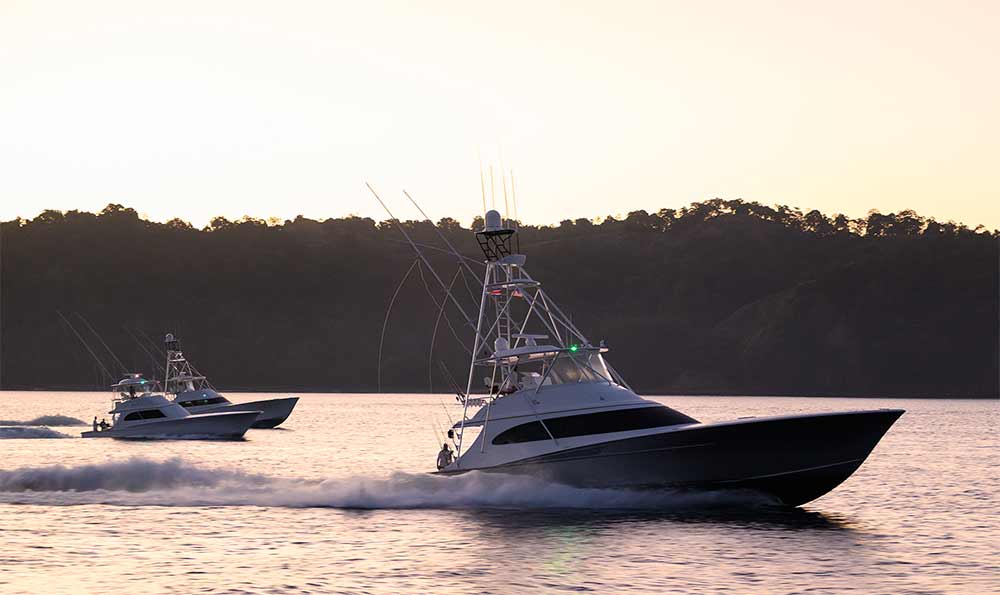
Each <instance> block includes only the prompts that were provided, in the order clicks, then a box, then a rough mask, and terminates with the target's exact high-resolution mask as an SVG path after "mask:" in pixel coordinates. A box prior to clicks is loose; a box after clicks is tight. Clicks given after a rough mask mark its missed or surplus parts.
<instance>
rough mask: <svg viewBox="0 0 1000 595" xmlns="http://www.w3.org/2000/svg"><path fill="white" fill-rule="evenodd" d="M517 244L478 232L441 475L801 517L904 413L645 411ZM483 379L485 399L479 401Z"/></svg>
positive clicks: (646, 403) (502, 230)
mask: <svg viewBox="0 0 1000 595" xmlns="http://www.w3.org/2000/svg"><path fill="white" fill-rule="evenodd" d="M373 192H374V191H373ZM379 200H380V201H381V199H379ZM411 200H412V199H411ZM383 205H384V203H383ZM390 215H391V213H390ZM403 233H404V234H405V230H404V231H403ZM514 236H515V230H514V229H513V228H512V227H511V226H508V225H506V224H505V222H504V221H503V220H502V218H501V216H500V214H499V213H498V212H497V211H489V212H487V213H486V217H485V228H484V229H483V230H481V231H478V232H476V238H477V240H478V242H479V245H480V247H481V248H482V250H483V254H484V256H485V258H486V262H485V276H484V278H483V279H482V296H481V300H480V304H479V316H478V320H475V319H471V318H470V319H469V320H470V327H473V328H474V329H475V340H474V346H473V349H472V352H473V355H472V359H471V364H470V366H469V375H468V383H467V385H466V387H465V390H464V391H462V390H461V389H460V388H458V387H456V392H457V393H458V395H459V400H460V402H461V403H462V404H463V413H462V418H461V420H460V421H458V422H457V423H455V424H454V426H453V427H452V429H451V430H450V431H449V432H448V435H449V438H450V439H451V444H447V443H446V444H445V445H444V446H443V447H442V452H441V453H439V457H438V467H439V471H438V473H442V474H457V473H466V472H469V471H483V472H499V473H510V474H528V475H532V476H538V477H541V478H544V479H546V480H550V481H553V482H559V483H564V484H569V485H573V486H581V487H596V488H624V489H662V488H697V489H728V488H741V489H751V490H756V491H759V492H764V493H766V494H769V495H771V496H772V497H774V498H776V499H778V500H780V501H781V502H782V503H784V504H786V505H789V506H798V505H800V504H803V503H806V502H809V501H810V500H813V499H815V498H818V497H820V496H822V495H823V494H825V493H827V492H829V491H830V490H832V489H833V488H835V487H836V486H837V485H839V484H840V483H841V482H843V481H844V480H845V479H847V478H848V477H849V476H850V475H851V474H852V473H853V472H854V471H855V470H856V469H857V468H858V467H859V466H860V465H861V464H862V462H864V460H865V459H866V458H867V457H868V455H869V454H870V453H871V452H872V449H874V448H875V445H876V444H878V442H879V440H880V439H881V438H882V436H883V435H884V434H885V433H886V431H887V430H888V429H889V427H890V426H891V425H892V424H893V423H894V422H895V421H896V419H898V418H899V416H900V415H902V414H903V410H900V409H880V410H874V411H845V412H831V413H820V414H808V415H782V416H777V417H763V418H749V419H747V418H741V419H737V420H734V421H726V422H719V423H701V422H699V421H698V420H696V419H694V418H692V417H691V416H688V415H685V414H684V413H681V412H679V411H676V410H674V409H671V408H670V407H666V406H664V405H662V404H660V403H657V402H654V401H650V400H647V399H644V398H642V397H640V396H638V395H637V394H636V393H635V392H634V391H633V390H632V389H631V388H630V387H629V385H628V383H627V382H626V381H625V380H624V379H623V378H622V377H621V375H620V374H618V373H617V372H616V371H615V369H614V368H613V367H612V366H611V365H610V364H609V363H608V362H607V361H606V360H605V357H604V356H605V354H606V353H607V352H608V347H607V346H606V345H605V344H604V342H603V341H601V342H600V343H597V344H595V343H592V342H591V341H590V340H588V339H587V337H585V336H584V335H583V333H581V332H580V330H579V329H578V328H577V327H576V326H574V324H573V322H572V321H571V320H570V319H569V318H568V317H567V316H566V315H565V314H564V313H563V312H562V310H561V309H560V308H559V306H557V305H556V304H555V302H553V301H552V299H551V298H550V297H549V296H548V295H547V294H546V293H545V292H544V291H543V290H542V287H541V284H540V283H539V282H538V281H536V280H535V279H533V278H532V277H531V276H530V275H529V274H528V272H527V270H526V269H525V266H524V265H525V260H526V259H525V256H524V255H522V254H517V253H514V251H513V250H512V249H513V247H514V244H513V243H512V238H514ZM407 239H409V237H408V236H407ZM445 241H446V242H447V240H445ZM410 243H411V245H412V246H413V248H414V249H415V250H417V251H418V254H419V252H420V249H419V248H418V247H417V246H416V245H415V244H414V243H413V242H412V241H411V242H410ZM449 248H451V252H452V253H453V254H454V255H456V256H458V254H457V252H455V251H454V248H452V247H451V246H450V244H449ZM421 258H423V256H422V255H421ZM424 261H425V262H426V259H424ZM435 276H437V275H436V274H435ZM477 276H478V275H477ZM442 285H443V284H442ZM443 289H446V290H447V288H444V287H443ZM449 297H453V296H449ZM453 303H456V305H458V304H457V302H454V300H453ZM459 309H461V308H459ZM481 374H484V375H485V378H483V380H484V383H485V392H484V394H477V395H472V394H471V393H472V389H473V386H474V384H477V383H478V382H476V381H477V379H478V378H482V377H483V376H481ZM452 446H453V447H454V451H452V450H451V449H452Z"/></svg>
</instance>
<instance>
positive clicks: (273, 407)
mask: <svg viewBox="0 0 1000 595" xmlns="http://www.w3.org/2000/svg"><path fill="white" fill-rule="evenodd" d="M163 342H164V345H165V346H166V349H167V367H166V372H165V377H166V380H165V382H164V386H166V392H167V394H171V395H173V401H174V403H177V404H178V405H180V406H181V407H183V408H184V409H186V410H187V411H188V412H190V413H223V412H232V411H257V412H258V416H257V419H256V420H255V421H254V422H253V426H252V427H254V428H267V429H270V428H276V427H278V426H279V425H281V423H282V422H284V421H285V420H286V419H288V416H289V415H291V414H292V409H295V404H296V403H298V402H299V398H298V397H284V398H280V399H263V400H260V401H250V402H249V403H233V402H232V401H230V400H229V399H227V398H226V397H224V396H222V395H220V394H219V393H218V392H216V391H215V389H214V388H212V385H211V384H209V382H208V379H206V378H205V377H204V376H202V375H201V374H199V373H198V371H197V370H195V368H194V366H193V365H191V362H189V361H188V360H187V358H186V357H184V353H183V352H182V351H181V346H180V341H179V340H178V339H177V338H176V337H174V335H173V334H172V333H167V336H166V337H164V341H163Z"/></svg>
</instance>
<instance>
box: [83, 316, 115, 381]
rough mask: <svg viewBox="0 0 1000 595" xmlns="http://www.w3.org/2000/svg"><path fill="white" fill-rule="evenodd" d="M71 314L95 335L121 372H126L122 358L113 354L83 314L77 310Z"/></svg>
mask: <svg viewBox="0 0 1000 595" xmlns="http://www.w3.org/2000/svg"><path fill="white" fill-rule="evenodd" d="M73 315H74V316H76V317H77V318H79V319H80V321H81V322H83V325H84V326H86V327H87V329H89V330H90V332H91V334H93V335H94V336H95V337H97V340H98V341H99V342H100V343H101V345H103V346H104V350H105V351H107V352H108V355H110V356H111V359H113V360H115V363H116V364H118V369H119V371H120V372H121V373H122V374H127V373H128V368H126V367H125V364H123V363H122V360H120V359H118V356H117V355H115V352H114V351H111V348H110V347H108V344H107V343H105V342H104V339H103V338H101V335H99V334H97V331H95V330H94V327H92V326H90V323H89V322H87V319H86V318H84V317H83V314H80V313H79V312H74V313H73Z"/></svg>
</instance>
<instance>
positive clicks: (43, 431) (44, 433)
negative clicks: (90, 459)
mask: <svg viewBox="0 0 1000 595" xmlns="http://www.w3.org/2000/svg"><path fill="white" fill-rule="evenodd" d="M25 438H72V436H69V435H67V434H63V433H62V432H57V431H55V430H50V429H49V428H39V427H29V426H15V427H12V428H4V427H0V440H6V439H14V440H18V439H25Z"/></svg>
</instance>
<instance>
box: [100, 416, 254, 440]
mask: <svg viewBox="0 0 1000 595" xmlns="http://www.w3.org/2000/svg"><path fill="white" fill-rule="evenodd" d="M259 414H260V412H259V411H231V412H224V413H207V414H203V415H201V414H199V415H189V416H187V417H180V418H164V419H155V420H149V421H146V422H144V423H136V424H133V425H129V426H125V427H119V428H111V429H109V430H104V431H101V432H93V431H91V432H83V433H82V434H81V436H82V437H84V438H133V439H164V438H165V439H215V440H225V439H230V440H231V439H236V438H242V437H243V435H244V434H245V433H246V431H247V430H248V429H250V426H251V425H252V424H253V423H254V421H256V419H257V416H258V415H259Z"/></svg>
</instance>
